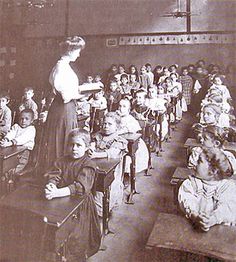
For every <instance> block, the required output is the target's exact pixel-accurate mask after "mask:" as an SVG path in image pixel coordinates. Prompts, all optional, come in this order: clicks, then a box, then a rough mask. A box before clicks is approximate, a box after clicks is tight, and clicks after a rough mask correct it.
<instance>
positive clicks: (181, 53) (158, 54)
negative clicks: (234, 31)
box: [77, 37, 236, 74]
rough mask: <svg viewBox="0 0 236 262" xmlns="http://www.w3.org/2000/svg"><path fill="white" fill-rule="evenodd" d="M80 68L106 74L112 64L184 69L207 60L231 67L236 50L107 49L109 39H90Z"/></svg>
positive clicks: (173, 47)
mask: <svg viewBox="0 0 236 262" xmlns="http://www.w3.org/2000/svg"><path fill="white" fill-rule="evenodd" d="M86 40H87V41H86V48H85V49H84V50H83V51H82V54H81V58H80V59H79V60H78V63H77V64H78V66H79V68H80V70H81V73H82V74H86V73H88V72H91V73H96V72H104V71H105V70H106V69H107V68H108V67H109V66H110V65H111V64H113V63H116V64H119V63H122V64H125V65H126V66H129V65H130V64H135V65H137V66H138V67H140V66H141V65H143V64H145V63H147V62H149V63H151V64H152V65H153V66H155V65H157V64H162V65H170V64H173V63H177V64H179V65H180V66H181V65H186V64H189V63H195V62H196V61H197V60H199V59H205V60H206V62H208V63H217V64H220V65H228V64H230V63H233V62H234V61H235V58H236V52H235V46H233V45H229V44H227V45H219V44H196V45H155V46H148V45H145V46H118V47H106V38H105V37H87V38H86Z"/></svg>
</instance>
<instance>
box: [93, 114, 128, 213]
mask: <svg viewBox="0 0 236 262" xmlns="http://www.w3.org/2000/svg"><path fill="white" fill-rule="evenodd" d="M119 128H120V117H119V115H117V114H116V112H109V113H107V114H106V115H105V116H104V119H103V127H102V130H101V131H100V132H98V133H96V134H95V135H94V138H93V143H92V144H91V146H90V149H89V151H88V154H89V156H90V158H92V159H95V158H106V159H108V161H109V159H120V160H121V159H122V157H123V154H124V153H125V152H126V150H127V141H126V140H125V139H124V138H122V137H120V136H119V134H118V130H119ZM114 175H115V179H114V181H113V182H112V184H111V191H110V205H109V206H110V210H112V209H113V208H114V207H115V206H118V205H120V204H121V203H122V199H123V181H122V162H121V163H120V165H118V166H117V168H116V169H115V174H114ZM102 196H103V194H102V193H101V192H96V197H95V202H96V206H97V211H98V214H99V215H100V216H102Z"/></svg>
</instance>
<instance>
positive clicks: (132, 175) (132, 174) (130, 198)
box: [126, 155, 139, 205]
mask: <svg viewBox="0 0 236 262" xmlns="http://www.w3.org/2000/svg"><path fill="white" fill-rule="evenodd" d="M130 169H131V172H130V187H131V189H130V194H129V196H128V199H127V201H126V204H132V205H133V204H134V201H133V195H134V194H139V192H137V191H136V188H135V182H136V178H135V173H136V170H135V155H132V156H131V168H130Z"/></svg>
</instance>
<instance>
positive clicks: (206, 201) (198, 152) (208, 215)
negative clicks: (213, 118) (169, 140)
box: [178, 126, 236, 231]
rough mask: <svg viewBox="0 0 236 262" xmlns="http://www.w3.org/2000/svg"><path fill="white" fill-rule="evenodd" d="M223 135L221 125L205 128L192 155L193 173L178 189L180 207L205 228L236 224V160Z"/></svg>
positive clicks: (201, 227)
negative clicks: (234, 178) (224, 142)
mask: <svg viewBox="0 0 236 262" xmlns="http://www.w3.org/2000/svg"><path fill="white" fill-rule="evenodd" d="M223 136H224V133H223V131H222V130H221V129H220V128H219V127H213V126H211V127H207V128H205V129H204V130H203V132H202V147H196V148H194V151H193V153H192V155H191V156H190V163H189V166H190V167H191V168H193V169H194V175H193V176H190V177H189V178H188V179H186V180H185V181H184V182H183V183H182V185H181V186H180V188H179V193H178V201H179V205H180V208H181V209H182V210H183V212H184V213H185V215H186V217H187V218H188V219H190V220H191V222H192V223H193V225H194V226H195V227H196V228H200V229H201V230H203V231H208V230H209V229H210V227H212V226H214V225H217V224H225V225H236V200H235V195H236V183H235V180H233V177H232V176H233V175H235V172H236V160H235V158H234V156H233V155H232V154H231V153H230V152H227V151H224V150H223V149H222V143H223ZM231 177H232V178H231Z"/></svg>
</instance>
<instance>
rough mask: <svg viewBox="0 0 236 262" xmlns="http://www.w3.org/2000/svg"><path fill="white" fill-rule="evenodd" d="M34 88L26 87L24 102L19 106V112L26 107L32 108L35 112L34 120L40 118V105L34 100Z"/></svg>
mask: <svg viewBox="0 0 236 262" xmlns="http://www.w3.org/2000/svg"><path fill="white" fill-rule="evenodd" d="M33 96H34V89H33V88H32V87H27V88H25V89H24V95H23V100H22V103H21V104H20V106H19V112H21V111H22V110H24V109H31V110H32V111H33V112H34V120H37V119H38V106H37V104H36V103H35V101H34V100H33Z"/></svg>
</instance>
